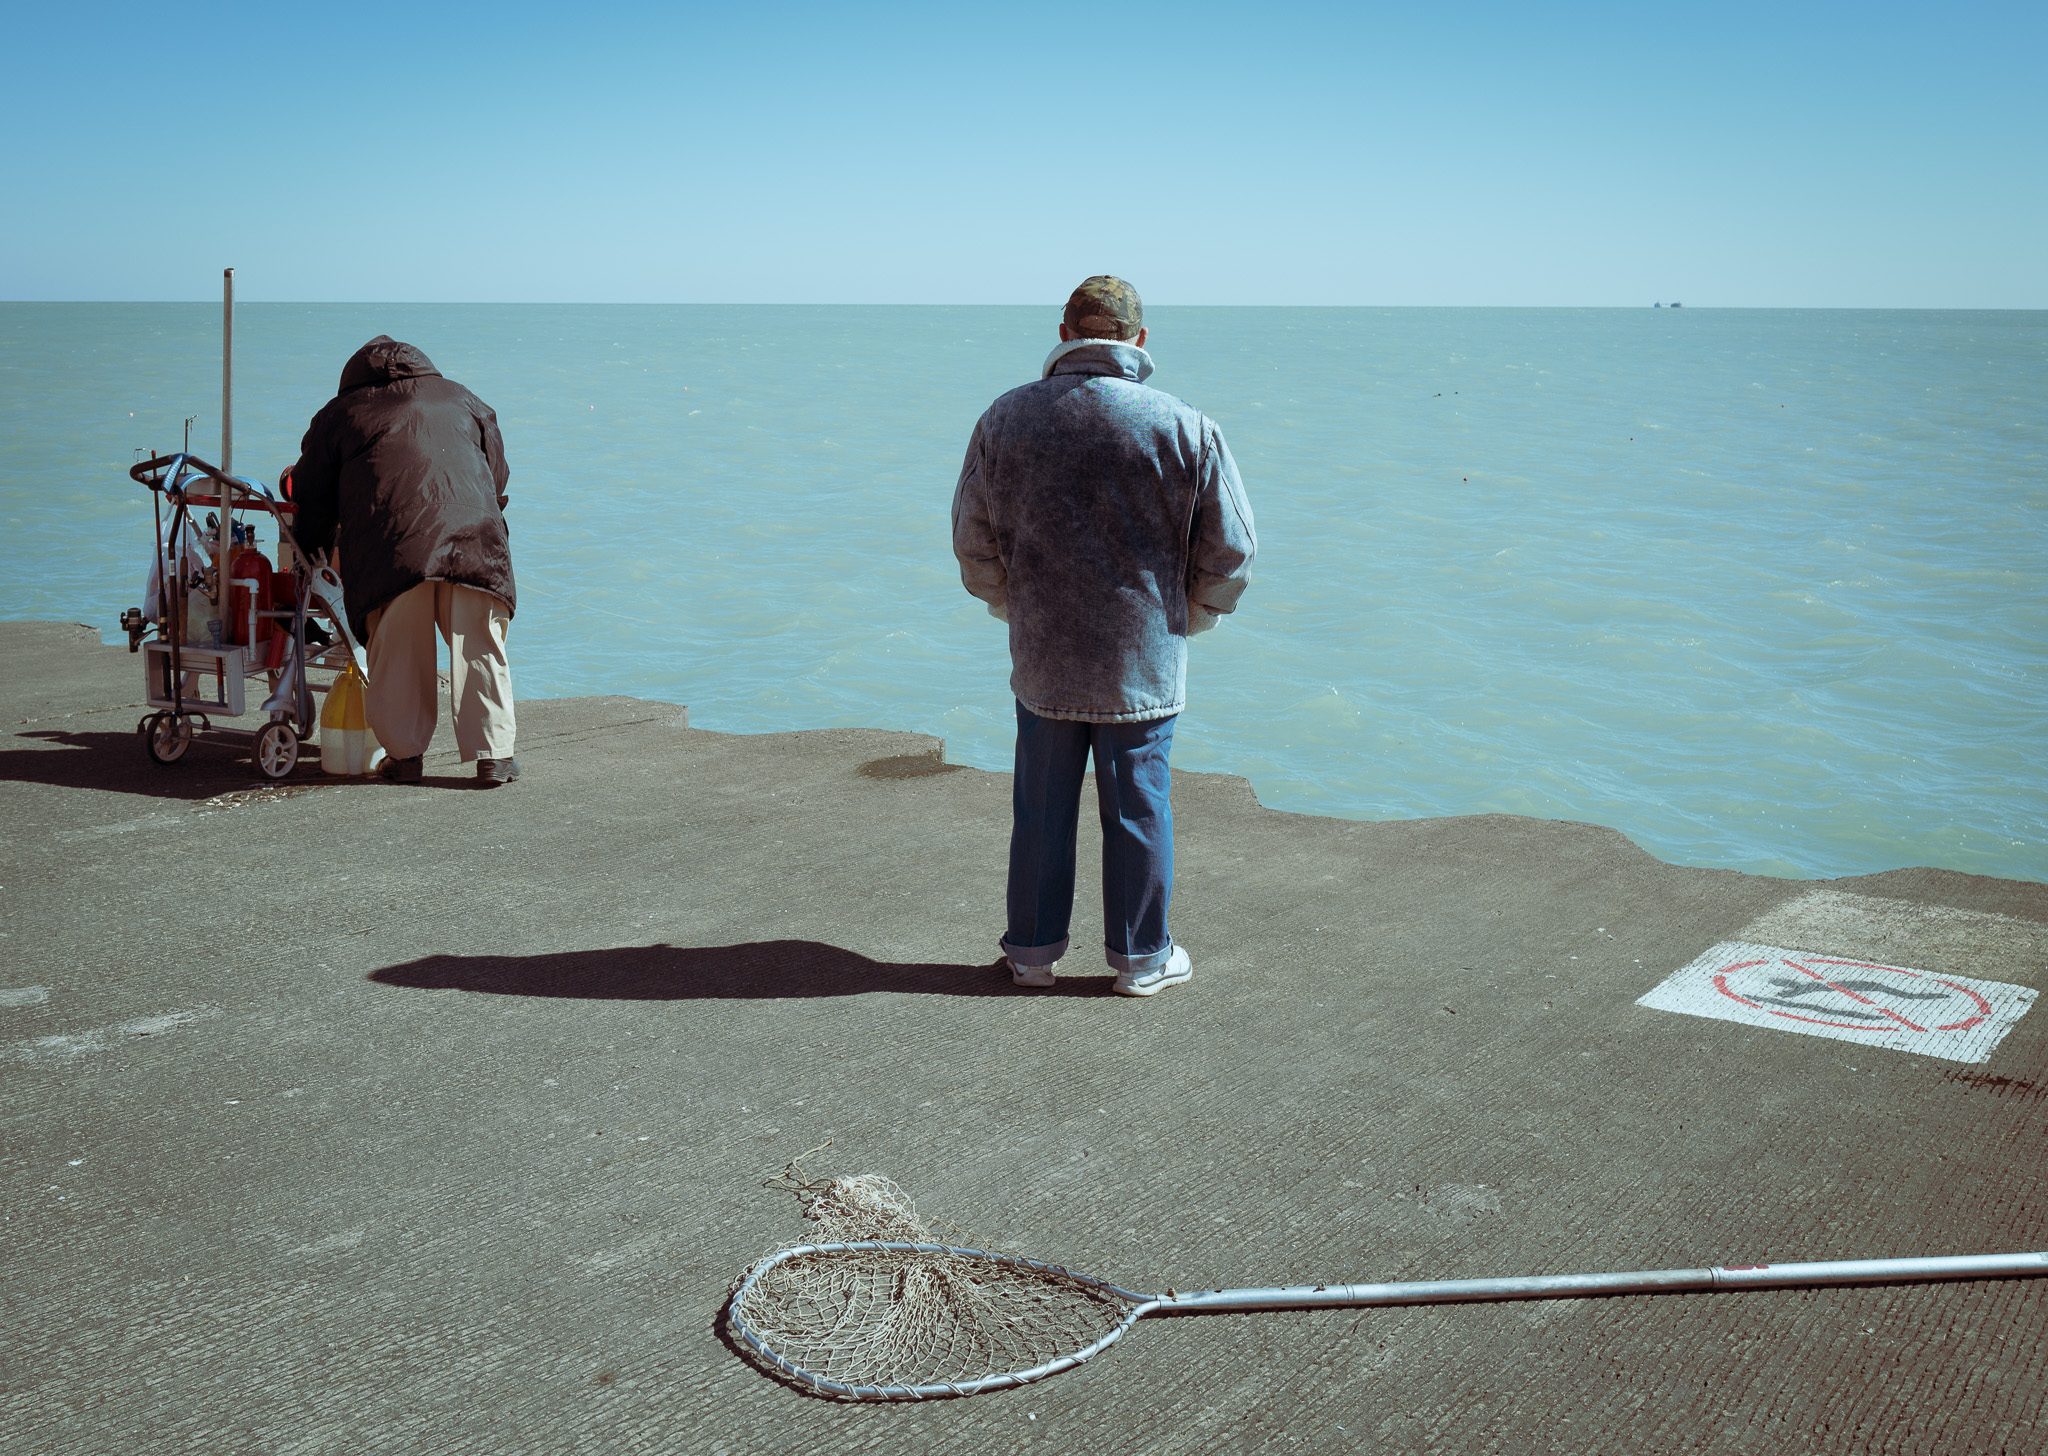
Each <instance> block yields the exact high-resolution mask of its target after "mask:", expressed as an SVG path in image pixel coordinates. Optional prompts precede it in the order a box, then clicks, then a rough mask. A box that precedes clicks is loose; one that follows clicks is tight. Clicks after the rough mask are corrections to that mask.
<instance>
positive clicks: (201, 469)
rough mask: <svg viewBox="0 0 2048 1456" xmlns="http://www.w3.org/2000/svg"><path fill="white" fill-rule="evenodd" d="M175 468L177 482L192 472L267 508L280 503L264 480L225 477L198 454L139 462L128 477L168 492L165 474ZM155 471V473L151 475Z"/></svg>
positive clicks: (131, 469) (182, 454)
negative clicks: (246, 496) (185, 474)
mask: <svg viewBox="0 0 2048 1456" xmlns="http://www.w3.org/2000/svg"><path fill="white" fill-rule="evenodd" d="M173 466H175V467H177V469H176V473H175V474H173V475H172V477H171V479H172V480H174V481H175V480H180V479H182V478H183V477H184V473H185V471H186V470H187V469H191V470H195V471H197V472H198V473H199V474H201V475H204V476H206V477H207V478H208V479H210V480H212V481H214V482H215V483H216V484H218V485H220V486H222V487H223V488H225V489H228V490H239V491H240V492H241V493H242V494H243V495H252V496H255V497H256V498H257V499H259V500H261V501H263V502H264V503H265V504H266V505H273V506H274V505H277V504H278V503H279V502H278V499H277V497H276V495H274V494H273V493H272V492H271V489H270V487H269V486H267V485H265V484H263V482H261V481H260V480H247V479H244V478H242V477H240V476H234V475H224V474H222V473H221V472H220V471H219V470H217V469H215V468H214V467H213V466H211V465H208V464H207V463H206V462H205V461H204V460H201V459H200V458H199V457H198V456H197V455H190V454H187V453H185V452H183V451H180V452H179V453H177V454H175V455H158V456H155V457H154V458H152V459H149V460H143V461H139V462H137V463H136V464H135V465H133V466H131V467H129V470H128V478H129V479H130V480H132V481H134V482H135V483H136V484H137V485H146V486H148V487H149V488H150V489H151V490H166V489H167V487H166V486H165V484H164V471H165V470H167V469H169V468H171V467H173ZM152 471H154V472H155V474H150V473H149V472H152Z"/></svg>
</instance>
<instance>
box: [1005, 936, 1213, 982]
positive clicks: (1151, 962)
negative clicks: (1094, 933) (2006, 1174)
mask: <svg viewBox="0 0 2048 1456" xmlns="http://www.w3.org/2000/svg"><path fill="white" fill-rule="evenodd" d="M1103 954H1104V955H1106V956H1108V957H1109V968H1110V969H1111V970H1112V971H1131V972H1135V973H1136V974H1139V975H1143V974H1144V973H1145V972H1146V971H1156V970H1158V969H1159V968H1160V967H1161V966H1163V965H1165V964H1166V963H1167V962H1168V961H1170V960H1172V959H1173V942H1172V941H1170V940H1169V941H1167V942H1166V944H1165V946H1164V947H1162V948H1161V949H1159V950H1155V951H1153V952H1152V953H1151V954H1150V955H1141V956H1127V955H1118V954H1117V953H1116V952H1115V951H1113V950H1105V951H1104V952H1103ZM1010 959H1011V960H1017V958H1016V957H1015V956H1011V957H1010ZM1017 964H1018V965H1020V966H1021V965H1024V964H1025V962H1023V961H1017Z"/></svg>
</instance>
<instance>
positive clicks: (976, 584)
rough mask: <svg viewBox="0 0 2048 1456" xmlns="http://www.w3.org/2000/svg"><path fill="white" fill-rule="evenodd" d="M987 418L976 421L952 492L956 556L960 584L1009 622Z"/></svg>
mask: <svg viewBox="0 0 2048 1456" xmlns="http://www.w3.org/2000/svg"><path fill="white" fill-rule="evenodd" d="M987 420H988V416H986V415H984V416H982V418H981V419H979V420H977V421H975V424H974V434H973V436H972V437H971V438H970V439H969V440H968V442H967V459H966V460H965V461H964V462H963V463H962V464H961V466H960V483H959V484H958V485H957V486H955V487H954V489H953V555H954V557H955V558H956V559H958V561H959V562H960V584H961V585H962V586H964V587H966V588H967V590H968V592H969V594H970V595H972V596H975V597H978V598H980V599H981V600H982V601H984V602H986V603H988V611H989V615H990V616H992V617H995V618H997V619H998V620H999V621H1005V622H1007V621H1008V620H1009V601H1010V572H1009V568H1008V567H1006V566H1004V565H1003V558H1002V555H1001V553H1000V551H999V550H998V548H997V544H996V528H995V520H994V517H993V515H992V513H991V510H990V505H989V490H988V475H987V471H986V461H985V460H984V458H983V451H982V426H983V425H984V424H986V423H987Z"/></svg>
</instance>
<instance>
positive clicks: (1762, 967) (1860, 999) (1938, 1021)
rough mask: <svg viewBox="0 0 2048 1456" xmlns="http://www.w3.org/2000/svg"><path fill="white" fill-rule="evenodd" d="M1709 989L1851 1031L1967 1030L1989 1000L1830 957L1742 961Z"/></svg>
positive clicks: (1932, 980) (1938, 980) (1921, 977)
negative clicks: (1787, 1008) (1788, 1008)
mask: <svg viewBox="0 0 2048 1456" xmlns="http://www.w3.org/2000/svg"><path fill="white" fill-rule="evenodd" d="M1714 989H1715V990H1717V991H1719V992H1720V993H1721V994H1722V995H1723V996H1726V997H1728V998H1729V999H1730V1000H1734V1001H1740V1002H1741V1003H1742V1004H1743V1005H1744V1006H1753V1007H1755V1008H1756V1009H1757V1010H1759V1011H1764V1012H1768V1013H1769V1014H1770V1015H1772V1016H1782V1017H1784V1018H1786V1019H1787V1020H1788V1021H1809V1022H1812V1023H1813V1024H1814V1025H1816V1026H1839V1027H1842V1028H1844V1029H1846V1030H1849V1031H1888V1030H1895V1029H1896V1030H1904V1031H1918V1032H1928V1031H1968V1030H1969V1029H1970V1028H1971V1027H1973V1026H1975V1025H1977V1023H1979V1022H1980V1021H1983V1020H1984V1019H1985V1018H1986V1017H1987V1016H1989V1015H1990V1014H1991V1003H1990V1002H1989V1001H1987V1000H1985V999H1984V998H1983V997H1982V996H1980V995H1978V994H1977V993H1976V992H1975V991H1972V990H1971V989H1970V988H1969V987H1967V986H1960V985H1957V984H1956V983H1955V982H1954V981H1950V980H1946V979H1944V978H1943V977H1941V976H1933V975H1929V974H1928V973H1927V972H1925V971H1909V970H1906V969H1904V968H1902V967H1899V966H1882V965H1878V964H1877V963H1876V962H1874V961H1845V960H1836V959H1835V958H1833V957H1831V956H1801V957H1800V958H1799V959H1797V960H1794V959H1792V958H1791V957H1790V956H1776V957H1770V958H1766V959H1761V960H1753V961H1741V962H1738V963H1737V964H1735V965H1732V966H1728V967H1726V968H1724V969H1723V970H1721V971H1720V972H1718V973H1717V974H1716V975H1715V976H1714ZM1784 1007H1793V1008H1796V1009H1794V1010H1783V1009H1780V1008H1784Z"/></svg>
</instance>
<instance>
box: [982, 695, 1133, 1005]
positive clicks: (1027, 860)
mask: <svg viewBox="0 0 2048 1456" xmlns="http://www.w3.org/2000/svg"><path fill="white" fill-rule="evenodd" d="M1173 724H1174V719H1173V718H1152V719H1149V720H1147V721H1145V722H1143V723H1072V722H1068V721H1066V720H1064V719H1060V718H1041V717H1039V716H1038V715H1037V714H1036V713H1034V712H1032V711H1031V710H1030V709H1029V708H1026V707H1025V706H1024V705H1023V704H1022V703H1019V704H1018V705H1017V784H1016V793H1015V801H1014V804H1015V821H1014V824H1013V826H1012V828H1011V830H1010V892H1009V910H1010V928H1009V932H1008V933H1007V934H1006V935H1004V937H1003V954H1004V955H1007V956H1008V957H1009V958H1010V959H1011V960H1013V961H1015V962H1016V963H1017V964H1018V965H1020V966H1049V965H1051V964H1052V963H1053V962H1054V961H1056V960H1058V959H1059V958H1060V957H1061V956H1063V955H1065V954H1066V953H1067V928H1068V922H1069V921H1070V920H1071V919H1072V918H1073V913H1074V835H1075V830H1076V828H1077V827H1078V823H1079V820H1080V817H1081V775H1082V774H1083V773H1085V772H1086V771H1087V768H1088V755H1089V752H1090V750H1093V752H1094V755H1095V798H1096V803H1097V806H1098V807H1099V809H1100V810H1101V814H1102V918H1103V922H1104V930H1103V938H1104V949H1105V950H1106V951H1107V952H1108V955H1109V963H1110V965H1111V966H1113V967H1114V968H1115V969H1117V970H1119V971H1149V970H1151V969H1153V968H1154V967H1155V966H1163V965H1165V964H1166V961H1167V958H1168V957H1169V956H1171V955H1172V954H1173V937H1172V936H1171V935H1169V934H1167V931H1166V904H1167V901H1168V900H1170V899H1171V898H1172V896H1173V797H1172V795H1173V782H1172V778H1171V776H1170V774H1169V773H1168V770H1167V763H1166V760H1167V755H1168V754H1170V753H1171V752H1172V751H1173Z"/></svg>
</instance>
